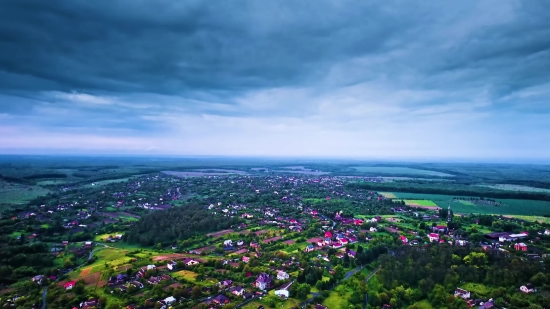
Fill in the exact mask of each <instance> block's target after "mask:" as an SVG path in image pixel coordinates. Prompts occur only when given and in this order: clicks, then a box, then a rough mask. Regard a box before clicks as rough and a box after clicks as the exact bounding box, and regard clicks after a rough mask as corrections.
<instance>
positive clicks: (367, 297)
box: [363, 267, 380, 309]
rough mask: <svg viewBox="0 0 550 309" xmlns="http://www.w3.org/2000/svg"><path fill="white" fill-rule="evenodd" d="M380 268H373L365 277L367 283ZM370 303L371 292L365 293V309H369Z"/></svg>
mask: <svg viewBox="0 0 550 309" xmlns="http://www.w3.org/2000/svg"><path fill="white" fill-rule="evenodd" d="M378 270H380V267H378V268H377V269H375V270H373V271H372V272H371V273H370V274H369V275H368V276H367V278H365V283H367V282H369V280H370V278H372V276H374V274H376V272H377V271H378ZM368 303H369V294H368V293H367V294H365V303H363V309H367V304H368Z"/></svg>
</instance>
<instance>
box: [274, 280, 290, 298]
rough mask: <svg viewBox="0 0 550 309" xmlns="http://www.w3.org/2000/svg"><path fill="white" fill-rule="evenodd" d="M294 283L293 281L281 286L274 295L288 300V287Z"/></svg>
mask: <svg viewBox="0 0 550 309" xmlns="http://www.w3.org/2000/svg"><path fill="white" fill-rule="evenodd" d="M293 283H294V281H292V282H289V283H285V284H283V285H281V286H280V287H279V288H278V289H276V290H275V295H277V296H279V297H284V298H288V297H289V296H290V292H289V290H290V286H291V285H292V284H293Z"/></svg>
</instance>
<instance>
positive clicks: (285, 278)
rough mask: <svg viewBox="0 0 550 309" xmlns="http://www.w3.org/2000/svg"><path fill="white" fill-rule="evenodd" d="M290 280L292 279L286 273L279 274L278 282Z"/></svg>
mask: <svg viewBox="0 0 550 309" xmlns="http://www.w3.org/2000/svg"><path fill="white" fill-rule="evenodd" d="M288 278H290V275H289V274H287V273H286V272H284V271H280V272H278V273H277V280H287V279H288Z"/></svg>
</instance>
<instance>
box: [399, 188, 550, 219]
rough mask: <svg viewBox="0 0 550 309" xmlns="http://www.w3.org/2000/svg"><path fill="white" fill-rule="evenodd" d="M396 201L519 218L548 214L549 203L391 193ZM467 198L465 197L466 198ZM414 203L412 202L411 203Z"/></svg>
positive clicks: (549, 209) (457, 211) (549, 211)
mask: <svg viewBox="0 0 550 309" xmlns="http://www.w3.org/2000/svg"><path fill="white" fill-rule="evenodd" d="M392 194H394V195H395V196H396V197H397V199H399V200H405V203H407V201H410V202H409V204H417V205H420V206H422V205H433V204H435V205H436V206H439V207H441V208H445V209H446V208H447V207H448V206H449V204H450V205H451V208H452V210H453V211H454V212H455V213H464V214H468V213H477V214H495V215H520V216H543V215H546V214H550V202H548V201H536V200H520V199H494V200H495V201H496V202H498V203H496V204H494V205H492V204H482V203H477V202H475V201H472V200H456V201H453V200H454V198H455V197H460V196H456V195H442V194H422V193H403V192H393V193H392ZM466 198H467V197H466ZM412 201H414V202H412Z"/></svg>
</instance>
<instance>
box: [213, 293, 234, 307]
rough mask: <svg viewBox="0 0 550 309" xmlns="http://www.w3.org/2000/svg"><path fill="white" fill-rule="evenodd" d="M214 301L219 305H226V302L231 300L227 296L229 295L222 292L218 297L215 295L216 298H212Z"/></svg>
mask: <svg viewBox="0 0 550 309" xmlns="http://www.w3.org/2000/svg"><path fill="white" fill-rule="evenodd" d="M212 302H214V303H216V304H218V305H225V304H228V303H229V302H230V300H229V298H227V296H225V295H223V294H220V295H218V296H216V297H214V299H212Z"/></svg>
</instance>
